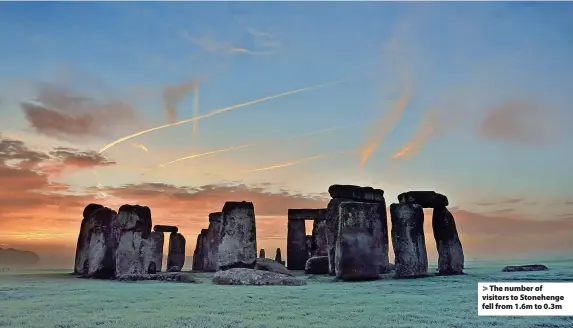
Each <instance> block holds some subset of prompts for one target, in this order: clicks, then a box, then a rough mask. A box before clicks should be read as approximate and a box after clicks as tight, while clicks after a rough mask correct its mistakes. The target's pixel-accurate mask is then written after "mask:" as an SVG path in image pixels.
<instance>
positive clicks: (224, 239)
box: [217, 202, 257, 270]
mask: <svg viewBox="0 0 573 328" xmlns="http://www.w3.org/2000/svg"><path fill="white" fill-rule="evenodd" d="M222 213H223V214H222V217H221V242H220V244H219V250H218V254H217V263H218V267H219V270H227V269H230V268H254V267H255V261H256V260H257V230H256V225H255V208H254V206H253V203H251V202H226V203H225V206H223V211H222Z"/></svg>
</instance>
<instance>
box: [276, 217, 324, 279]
mask: <svg viewBox="0 0 573 328" xmlns="http://www.w3.org/2000/svg"><path fill="white" fill-rule="evenodd" d="M324 215H325V214H324V209H289V210H288V221H287V261H286V264H287V268H288V269H289V270H304V268H305V265H306V261H307V260H308V258H309V257H310V256H309V255H312V245H313V244H314V243H315V240H323V239H326V237H325V236H324V235H321V236H319V235H315V233H316V234H320V233H322V234H324V233H325V230H324V229H323V230H319V229H316V230H315V229H313V235H311V236H310V238H307V235H306V224H305V221H306V220H314V221H315V222H316V221H322V220H324V218H325V216H324ZM313 227H314V226H313Z"/></svg>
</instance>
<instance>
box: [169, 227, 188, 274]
mask: <svg viewBox="0 0 573 328" xmlns="http://www.w3.org/2000/svg"><path fill="white" fill-rule="evenodd" d="M184 264H185V237H183V235H182V234H180V233H178V232H172V233H171V234H169V253H167V269H168V270H171V269H172V268H173V267H178V268H179V269H180V270H181V268H183V265H184Z"/></svg>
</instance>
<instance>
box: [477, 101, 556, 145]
mask: <svg viewBox="0 0 573 328" xmlns="http://www.w3.org/2000/svg"><path fill="white" fill-rule="evenodd" d="M553 114H554V113H553V112H552V110H550V109H547V108H543V107H542V106H538V105H535V104H533V103H528V102H523V101H508V102H504V103H502V104H500V105H498V106H494V107H492V108H490V109H488V110H487V112H486V115H485V118H484V120H483V121H482V123H481V125H480V126H479V128H478V134H479V135H480V136H482V137H484V138H487V139H490V140H495V141H501V142H507V143H516V144H521V145H527V146H539V145H545V144H547V143H548V142H550V141H552V140H553V139H554V137H555V136H556V135H555V132H556V129H557V128H558V127H557V122H556V121H555V117H554V116H553Z"/></svg>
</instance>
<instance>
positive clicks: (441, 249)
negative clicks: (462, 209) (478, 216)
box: [432, 207, 464, 275]
mask: <svg viewBox="0 0 573 328" xmlns="http://www.w3.org/2000/svg"><path fill="white" fill-rule="evenodd" d="M432 229H433V230H434V238H435V239H436V246H437V248H438V272H439V274H442V275H455V274H463V269H464V251H463V249H462V243H461V241H460V237H459V236H458V230H457V229H456V223H455V221H454V216H453V215H452V213H451V212H450V211H448V209H447V208H445V207H438V208H435V209H434V210H433V213H432Z"/></svg>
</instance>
